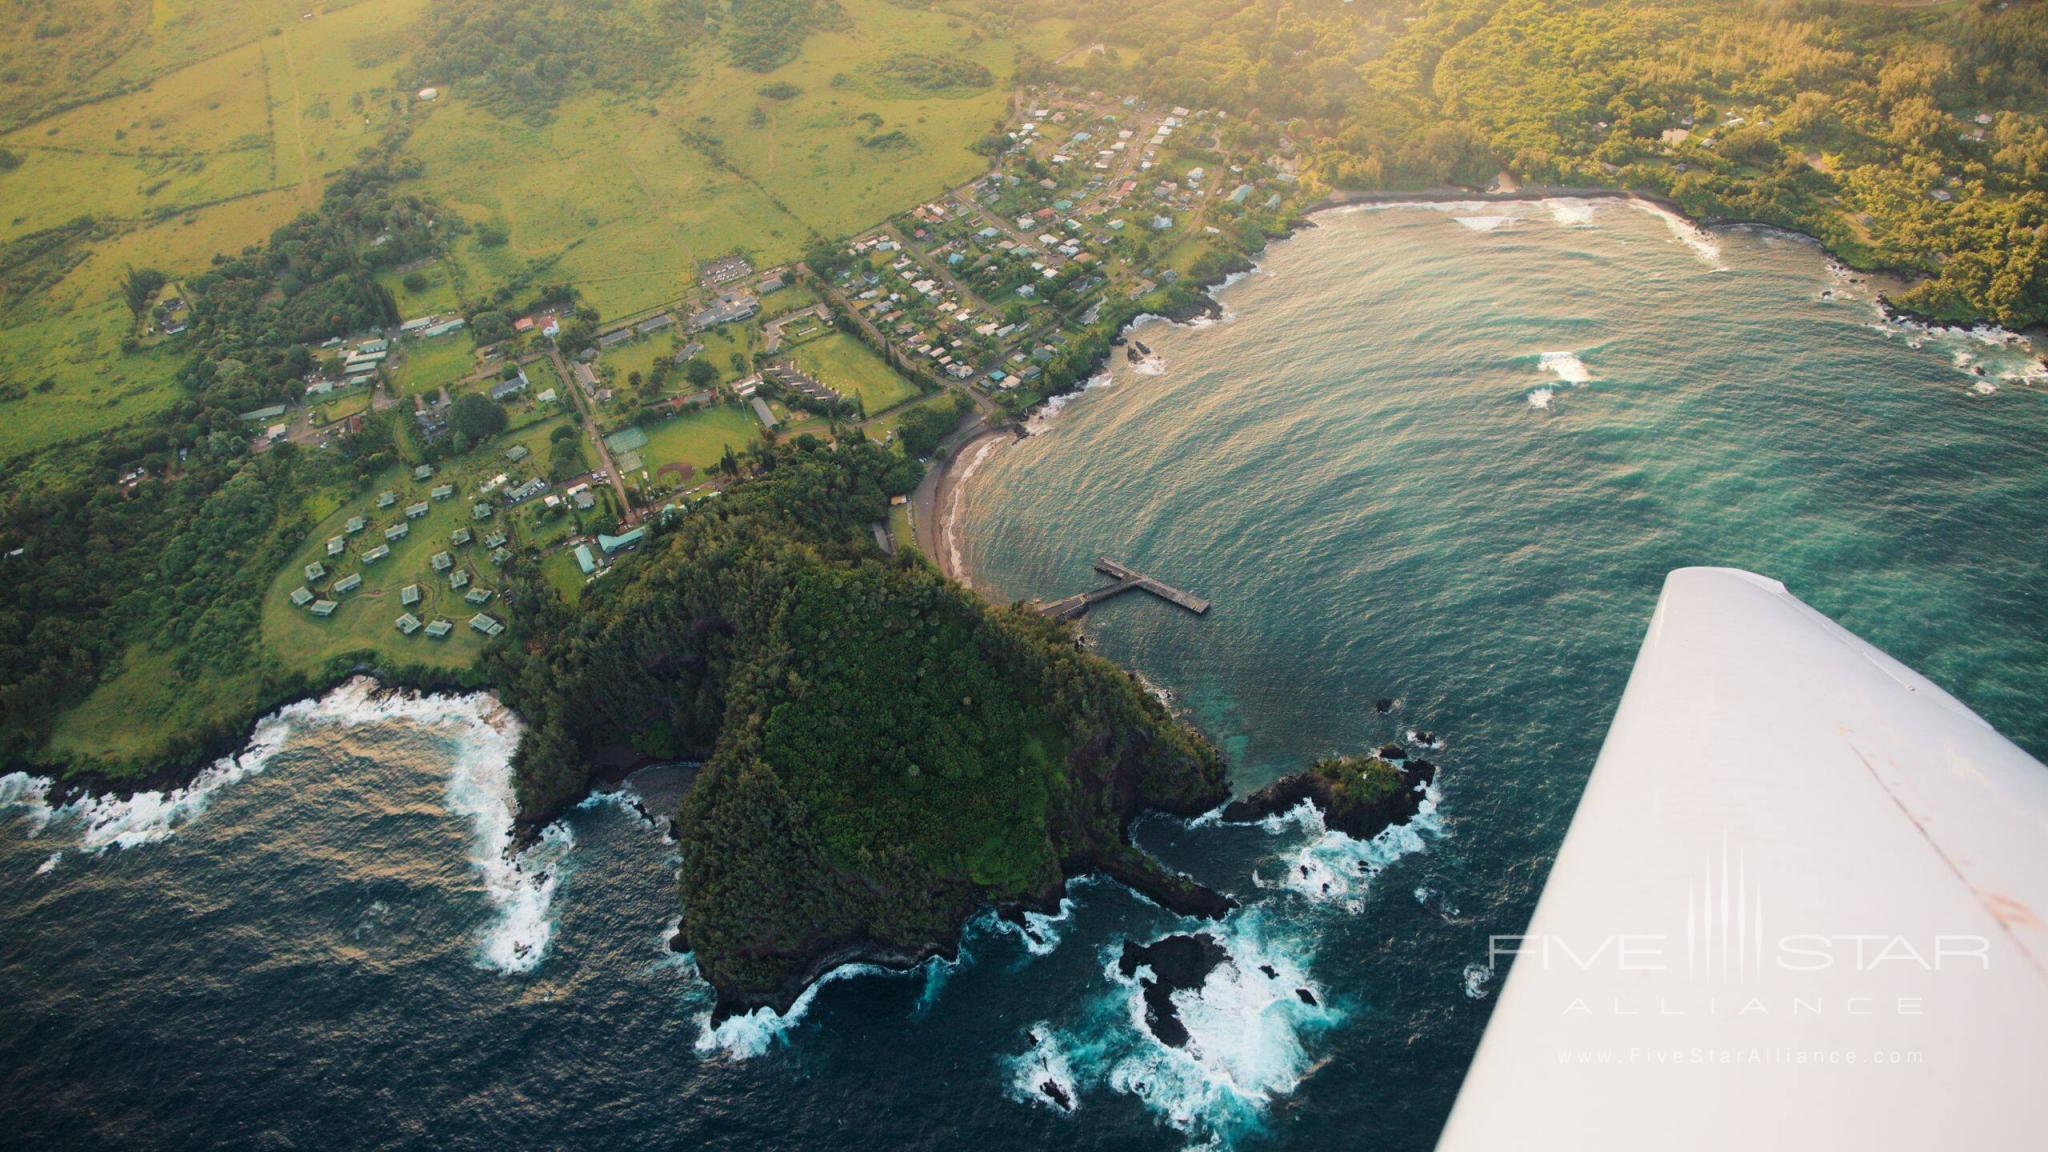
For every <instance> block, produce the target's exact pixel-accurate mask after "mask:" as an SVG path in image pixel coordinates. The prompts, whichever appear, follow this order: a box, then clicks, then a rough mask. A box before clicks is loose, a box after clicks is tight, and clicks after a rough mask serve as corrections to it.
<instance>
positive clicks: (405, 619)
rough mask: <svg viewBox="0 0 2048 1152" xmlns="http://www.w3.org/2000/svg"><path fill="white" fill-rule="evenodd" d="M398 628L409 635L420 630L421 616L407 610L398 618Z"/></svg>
mask: <svg viewBox="0 0 2048 1152" xmlns="http://www.w3.org/2000/svg"><path fill="white" fill-rule="evenodd" d="M398 630H399V631H400V632H403V633H405V634H406V635H407V636H410V635H412V634H413V633H415V632H417V631H419V630H420V618H419V617H417V616H415V615H413V614H412V613H410V612H407V613H406V614H405V615H403V616H400V617H399V618H398Z"/></svg>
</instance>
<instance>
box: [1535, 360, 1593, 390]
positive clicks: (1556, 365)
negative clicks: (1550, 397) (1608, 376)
mask: <svg viewBox="0 0 2048 1152" xmlns="http://www.w3.org/2000/svg"><path fill="white" fill-rule="evenodd" d="M1536 367H1537V368H1538V369H1539V370H1540V371H1544V372H1550V373H1553V374H1555V375H1556V376H1557V378H1558V379H1559V380H1562V381H1564V382H1565V383H1567V384H1584V383H1587V382H1588V381H1590V380H1592V379H1593V373H1592V372H1591V371H1590V370H1589V369H1587V367H1586V365H1585V362H1584V361H1582V360H1580V359H1579V357H1578V354H1577V353H1575V352H1545V353H1543V354H1542V355H1541V356H1539V357H1537V358H1536Z"/></svg>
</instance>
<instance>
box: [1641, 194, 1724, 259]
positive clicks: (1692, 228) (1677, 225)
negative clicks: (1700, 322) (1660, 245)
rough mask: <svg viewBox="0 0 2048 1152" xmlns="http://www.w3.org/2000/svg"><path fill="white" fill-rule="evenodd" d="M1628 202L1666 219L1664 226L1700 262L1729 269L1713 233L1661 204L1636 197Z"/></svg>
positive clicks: (1660, 218)
mask: <svg viewBox="0 0 2048 1152" xmlns="http://www.w3.org/2000/svg"><path fill="white" fill-rule="evenodd" d="M1628 203H1629V206H1630V207H1632V208H1634V209H1635V210H1636V211H1638V212H1647V213H1649V214H1650V215H1652V216H1655V217H1657V218H1658V219H1659V220H1662V221H1664V226H1665V227H1666V228H1668V229H1670V230H1671V238H1672V239H1674V240H1676V241H1678V242H1679V243H1681V244H1683V245H1685V246H1686V247H1687V248H1690V249H1691V250H1692V254H1693V255H1694V256H1697V257H1699V261H1700V263H1702V264H1705V265H1706V266H1707V267H1709V268H1711V269H1713V270H1714V271H1716V272H1726V271H1727V270H1728V266H1727V265H1726V264H1724V263H1722V262H1721V245H1720V244H1719V243H1717V242H1715V240H1714V236H1713V234H1712V233H1710V232H1708V231H1707V230H1706V229H1704V228H1702V227H1700V226H1699V225H1697V224H1695V223H1693V222H1692V221H1690V220H1687V219H1686V218H1685V217H1683V216H1680V215H1679V214H1678V213H1676V212H1673V211H1672V210H1671V209H1669V208H1666V207H1664V206H1663V205H1661V204H1652V203H1650V202H1649V201H1647V200H1634V199H1631V200H1630V201H1629V202H1628Z"/></svg>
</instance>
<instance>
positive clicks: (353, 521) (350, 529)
mask: <svg viewBox="0 0 2048 1152" xmlns="http://www.w3.org/2000/svg"><path fill="white" fill-rule="evenodd" d="M367 527H369V525H368V524H367V523H365V522H364V521H363V518H362V517H361V516H351V517H349V518H348V523H346V524H344V525H342V530H343V531H345V532H347V533H348V534H349V535H351V536H353V535H355V534H356V533H358V532H361V531H362V530H363V529H365V528H367Z"/></svg>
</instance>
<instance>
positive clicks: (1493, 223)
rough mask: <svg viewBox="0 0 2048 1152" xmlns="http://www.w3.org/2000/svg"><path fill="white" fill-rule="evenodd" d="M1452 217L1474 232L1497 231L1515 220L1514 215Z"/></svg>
mask: <svg viewBox="0 0 2048 1152" xmlns="http://www.w3.org/2000/svg"><path fill="white" fill-rule="evenodd" d="M1451 219H1453V220H1456V221H1457V222H1458V223H1460V224H1463V225H1464V226H1465V227H1467V228H1470V229H1471V230H1473V231H1474V232H1495V231H1498V230H1499V229H1500V228H1501V227H1502V226H1504V225H1507V224H1511V223H1513V222H1514V219H1515V218H1514V217H1513V216H1453V217H1451Z"/></svg>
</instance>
